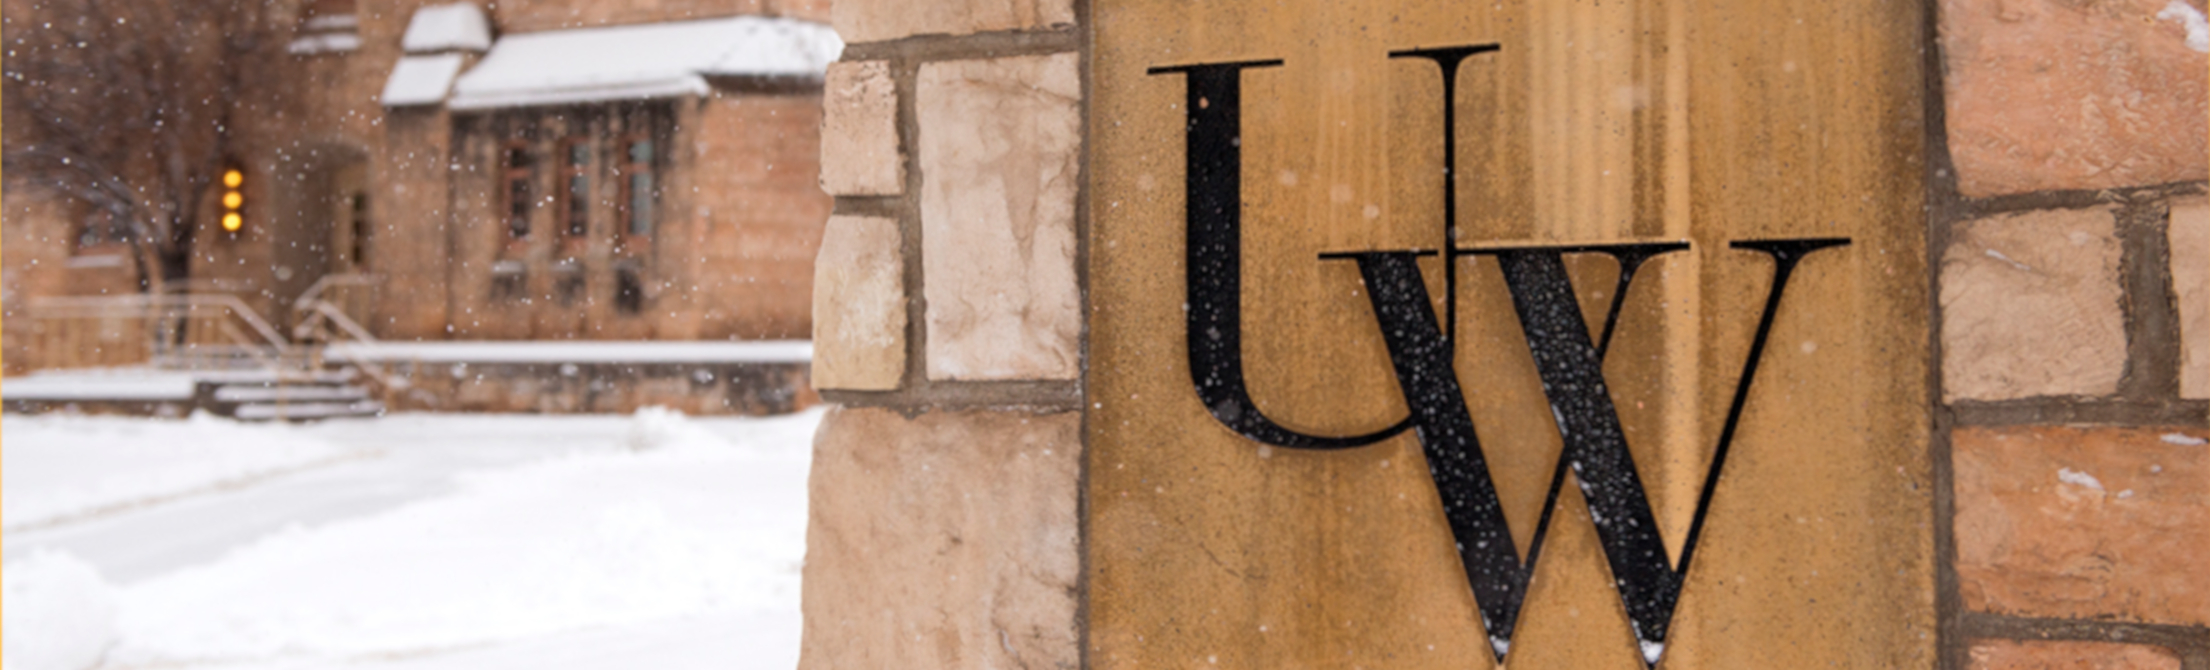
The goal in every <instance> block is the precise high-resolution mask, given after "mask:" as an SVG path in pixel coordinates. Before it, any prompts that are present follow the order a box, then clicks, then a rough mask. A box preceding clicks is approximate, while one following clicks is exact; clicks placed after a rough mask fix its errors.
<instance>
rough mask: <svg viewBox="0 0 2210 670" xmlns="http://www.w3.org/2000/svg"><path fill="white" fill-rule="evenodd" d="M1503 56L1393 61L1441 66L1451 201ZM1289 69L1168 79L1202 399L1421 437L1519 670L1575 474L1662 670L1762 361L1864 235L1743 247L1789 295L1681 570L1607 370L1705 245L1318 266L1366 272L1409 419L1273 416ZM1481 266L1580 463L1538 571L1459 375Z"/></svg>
mask: <svg viewBox="0 0 2210 670" xmlns="http://www.w3.org/2000/svg"><path fill="white" fill-rule="evenodd" d="M1497 49H1498V47H1497V45H1494V44H1482V45H1468V46H1456V47H1444V48H1435V49H1414V50H1407V51H1400V52H1393V53H1391V54H1390V57H1391V58H1398V59H1415V60H1423V61H1427V62H1431V63H1433V64H1434V65H1435V66H1436V68H1435V69H1436V70H1437V71H1439V73H1440V74H1441V76H1442V80H1443V81H1442V83H1443V87H1442V90H1443V110H1444V116H1443V118H1444V124H1443V126H1444V131H1443V137H1442V140H1443V142H1444V143H1445V147H1446V149H1445V151H1444V152H1443V153H1444V161H1445V165H1444V168H1445V169H1444V170H1443V173H1442V174H1443V177H1442V179H1443V180H1444V186H1445V193H1446V194H1448V193H1450V191H1449V187H1450V180H1451V179H1452V177H1453V176H1454V175H1456V174H1457V141H1456V131H1455V129H1454V127H1455V125H1456V124H1455V121H1456V111H1455V108H1454V105H1455V103H1454V98H1455V93H1456V88H1457V87H1456V80H1457V73H1458V72H1459V70H1460V68H1461V66H1463V65H1464V64H1466V62H1467V61H1468V60H1469V59H1471V58H1473V57H1475V56H1478V55H1480V54H1483V53H1488V52H1493V51H1496V50H1497ZM1281 65H1282V62H1281V61H1279V60H1267V61H1240V62H1224V63H1205V64H1193V65H1175V66H1166V67H1157V68H1152V69H1151V70H1150V72H1151V73H1152V74H1154V75H1159V74H1179V75H1181V76H1183V77H1184V79H1185V85H1186V93H1187V100H1186V102H1187V104H1185V105H1184V106H1183V109H1185V110H1186V120H1187V123H1188V129H1187V146H1186V148H1185V156H1186V170H1187V171H1186V179H1187V182H1186V189H1187V193H1186V205H1185V217H1186V224H1187V230H1186V238H1187V246H1186V252H1185V253H1186V254H1187V258H1186V261H1187V265H1186V272H1187V279H1186V282H1187V292H1188V305H1189V310H1188V321H1187V332H1186V334H1185V339H1186V340H1187V344H1188V349H1189V367H1190V375H1191V377H1192V380H1191V381H1192V383H1193V385H1194V386H1195V389H1196V392H1197V397H1198V399H1199V400H1200V401H1202V402H1203V403H1204V404H1205V406H1206V407H1207V408H1208V410H1209V411H1210V413H1211V414H1212V416H1213V418H1215V419H1216V420H1218V421H1219V422H1220V423H1221V424H1222V425H1225V426H1226V427H1228V428H1230V429H1232V430H1234V431H1236V432H1237V433H1239V434H1241V435H1243V436H1244V437H1247V438H1249V439H1252V440H1255V441H1258V442H1261V443H1264V444H1268V445H1274V446H1279V447H1287V448H1298V449H1322V450H1325V449H1347V448H1353V447H1359V446H1364V445H1369V444H1374V443H1376V442H1380V441H1382V440H1386V439H1389V438H1392V437H1395V436H1398V435H1401V434H1403V433H1405V432H1407V431H1410V432H1412V433H1414V434H1415V435H1416V436H1417V437H1418V439H1419V442H1420V445H1421V448H1422V450H1423V451H1424V452H1425V454H1426V457H1427V463H1428V468H1429V474H1430V475H1431V476H1432V477H1433V478H1434V480H1435V488H1436V492H1437V493H1438V494H1439V495H1440V496H1441V499H1442V500H1441V501H1442V508H1443V511H1444V515H1445V516H1446V517H1447V520H1448V522H1449V526H1450V529H1451V532H1452V534H1453V535H1454V536H1455V539H1456V541H1457V546H1458V553H1459V559H1460V561H1461V563H1462V565H1463V567H1464V570H1465V574H1466V580H1467V582H1468V583H1469V584H1470V585H1471V586H1472V590H1473V596H1474V600H1475V602H1476V604H1477V605H1478V608H1479V610H1480V615H1481V620H1482V622H1483V625H1484V626H1485V627H1486V629H1487V632H1488V636H1489V641H1490V646H1491V648H1492V649H1493V650H1494V651H1495V653H1496V658H1497V660H1498V661H1499V662H1501V661H1502V660H1503V658H1504V656H1505V654H1506V653H1507V652H1508V651H1509V649H1510V646H1511V639H1512V632H1513V629H1514V627H1515V625H1516V624H1517V621H1518V617H1519V611H1520V607H1521V605H1522V603H1523V602H1524V599H1525V597H1526V593H1527V587H1528V582H1529V580H1530V579H1531V578H1532V577H1533V575H1534V568H1535V564H1536V561H1537V560H1538V559H1539V558H1540V557H1541V553H1542V545H1543V538H1544V536H1545V534H1546V533H1547V532H1548V530H1549V526H1550V522H1551V516H1552V512H1553V510H1554V508H1555V506H1556V502H1557V498H1558V492H1559V489H1560V487H1562V485H1563V484H1564V482H1565V475H1566V473H1567V472H1568V471H1569V470H1570V471H1571V472H1572V473H1573V475H1574V477H1575V479H1576V480H1577V481H1578V482H1579V484H1580V490H1581V492H1582V494H1583V496H1584V497H1585V498H1586V499H1587V501H1588V507H1589V512H1590V514H1591V517H1592V521H1593V522H1594V524H1595V528H1596V532H1597V536H1598V539H1599V540H1600V541H1601V544H1602V546H1603V550H1604V553H1605V556H1606V560H1607V562H1608V563H1609V565H1610V569H1611V573H1612V577H1613V579H1612V583H1614V584H1616V585H1617V588H1618V591H1619V596H1620V600H1621V602H1622V603H1623V604H1624V606H1625V609H1626V613H1627V618H1628V620H1629V621H1630V622H1631V623H1632V625H1633V627H1634V632H1635V636H1636V638H1637V642H1638V643H1639V645H1640V647H1641V652H1642V654H1641V655H1642V658H1643V659H1644V661H1645V662H1646V663H1648V664H1649V665H1652V666H1655V665H1656V664H1657V662H1658V660H1659V659H1660V658H1661V657H1662V655H1663V653H1664V649H1665V642H1666V632H1667V628H1668V626H1669V624H1670V622H1671V620H1672V615H1673V609H1674V605H1675V604H1676V603H1677V602H1678V601H1679V598H1680V591H1681V584H1682V582H1683V577H1684V576H1685V575H1686V574H1687V573H1688V570H1689V567H1690V565H1691V561H1692V560H1693V559H1694V557H1695V551H1696V547H1697V544H1698V541H1699V540H1700V538H1701V535H1702V531H1703V528H1704V519H1705V514H1706V512H1708V511H1709V510H1710V506H1711V501H1712V498H1713V495H1714V494H1715V492H1716V491H1717V486H1718V483H1719V481H1720V475H1721V473H1722V470H1723V468H1724V465H1725V463H1726V460H1727V452H1728V448H1729V446H1730V445H1731V444H1732V442H1733V440H1734V435H1735V428H1736V426H1737V424H1738V423H1739V420H1740V418H1741V416H1742V411H1743V408H1744V407H1745V405H1746V403H1747V400H1748V397H1749V391H1750V387H1751V383H1752V381H1753V380H1754V379H1755V378H1756V374H1757V367H1758V360H1759V358H1760V356H1761V355H1762V353H1763V352H1764V349H1765V343H1766V338H1767V336H1768V335H1769V334H1770V332H1771V329H1772V325H1773V321H1774V319H1775V316H1776V315H1777V314H1778V312H1779V310H1780V305H1781V298H1782V296H1783V294H1784V293H1785V290H1786V289H1787V287H1788V283H1789V279H1790V277H1791V276H1792V275H1793V273H1794V271H1795V269H1796V267H1797V266H1798V265H1799V264H1800V263H1801V262H1802V261H1803V260H1804V258H1805V257H1806V256H1808V255H1810V254H1812V253H1814V252H1817V251H1819V250H1822V249H1829V248H1834V247H1840V246H1844V245H1847V244H1849V240H1847V239H1839V238H1813V239H1780V240H1749V241H1737V242H1733V243H1731V244H1730V245H1729V246H1731V247H1732V248H1734V249H1739V250H1743V251H1748V252H1754V253H1758V254H1762V255H1764V256H1765V257H1766V258H1768V259H1769V260H1770V262H1771V263H1772V268H1773V274H1772V283H1771V286H1770V288H1769V289H1768V292H1767V295H1766V299H1765V304H1764V309H1763V311H1762V313H1761V314H1760V316H1759V320H1758V325H1757V330H1756V335H1755V337H1754V338H1753V339H1752V342H1751V345H1750V348H1749V351H1748V352H1747V355H1746V357H1745V358H1744V360H1743V361H1742V367H1741V376H1740V378H1739V379H1740V380H1739V382H1737V385H1736V388H1735V390H1734V394H1733V400H1732V403H1731V405H1730V406H1729V407H1728V409H1727V414H1726V420H1725V423H1724V425H1723V427H1722V428H1721V431H1720V435H1719V439H1718V444H1717V445H1716V447H1715V449H1714V451H1713V453H1712V457H1711V464H1710V468H1709V471H1708V472H1707V474H1706V475H1705V479H1704V483H1703V487H1702V494H1701V496H1700V497H1699V499H1698V500H1697V503H1696V508H1695V512H1694V517H1693V520H1692V521H1691V522H1690V525H1689V530H1688V534H1687V537H1686V540H1685V542H1684V543H1683V544H1682V550H1681V554H1680V557H1679V560H1678V561H1669V560H1668V552H1667V551H1666V549H1665V543H1664V541H1663V539H1662V537H1661V536H1660V534H1659V531H1658V524H1657V521H1656V517H1655V515H1654V514H1653V512H1652V511H1651V507H1650V503H1649V498H1648V494H1647V493H1646V492H1645V489H1644V487H1643V484H1642V481H1641V478H1640V476H1639V475H1638V474H1637V473H1636V471H1635V466H1634V459H1633V456H1632V454H1631V453H1630V451H1629V450H1628V445H1627V441H1626V437H1625V434H1624V433H1623V432H1622V430H1621V427H1620V419H1619V412H1618V410H1617V408H1615V407H1614V406H1613V404H1612V399H1611V395H1610V391H1609V390H1608V389H1607V387H1606V385H1605V380H1604V375H1603V360H1604V355H1605V353H1606V352H1607V351H1608V350H1609V348H1610V343H1611V339H1612V335H1613V330H1614V326H1616V325H1617V323H1618V320H1619V313H1620V307H1621V305H1622V304H1623V303H1624V301H1625V300H1626V296H1627V295H1628V291H1627V289H1628V287H1629V286H1630V285H1631V284H1632V283H1633V281H1634V278H1635V274H1636V271H1637V270H1638V269H1640V268H1641V267H1642V265H1643V264H1644V263H1645V262H1647V261H1649V260H1650V259H1652V258H1655V257H1657V256H1660V255H1663V254H1667V253H1671V252H1675V251H1681V250H1684V249H1688V248H1689V246H1690V245H1689V244H1688V243H1686V242H1634V243H1606V244H1585V245H1549V246H1495V247H1481V248H1458V247H1454V246H1451V245H1449V244H1444V245H1441V250H1440V251H1422V250H1379V251H1357V252H1344V253H1330V254H1323V255H1322V256H1321V259H1320V260H1319V261H1316V262H1325V261H1329V260H1338V261H1351V262H1354V263H1356V264H1357V266H1358V271H1359V275H1360V277H1361V279H1362V280H1363V281H1364V283H1365V286H1366V288H1367V290H1366V295H1367V296H1368V299H1369V301H1370V305H1371V308H1372V310H1373V314H1374V318H1375V321H1376V323H1377V325H1378V326H1379V327H1380V332H1381V335H1382V338H1383V341H1384V342H1385V344H1386V346H1387V349H1388V352H1389V360H1390V363H1391V366H1392V367H1393V368H1394V371H1395V374H1396V379H1397V383H1398V386H1399V388H1400V389H1401V391H1402V392H1403V394H1404V398H1405V401H1406V405H1407V407H1408V411H1407V414H1406V415H1405V416H1404V417H1402V418H1400V419H1397V420H1395V421H1393V422H1390V423H1389V425H1387V426H1386V427H1383V428H1381V429H1379V430H1375V431H1372V432H1368V433H1364V434H1358V435H1312V434H1307V433H1302V432H1298V431H1295V430H1292V429H1289V428H1286V427H1284V426H1282V425H1281V424H1278V423H1276V422H1274V421H1273V420H1271V419H1269V418H1267V416H1266V415H1265V413H1263V412H1262V411H1260V410H1259V408H1258V406H1257V405H1256V404H1254V403H1253V402H1252V400H1251V396H1250V392H1249V389H1248V388H1247V387H1246V386H1245V382H1244V374H1243V358H1242V344H1241V343H1242V337H1241V333H1242V307H1241V301H1242V293H1241V284H1240V277H1241V272H1242V270H1241V263H1242V248H1241V245H1242V241H1241V240H1242V238H1241V232H1240V228H1241V226H1242V223H1243V222H1242V203H1241V188H1242V174H1241V171H1242V153H1241V146H1240V138H1241V137H1242V128H1241V122H1242V117H1241V115H1242V107H1243V103H1242V99H1241V98H1242V74H1243V71H1244V70H1248V69H1253V68H1266V67H1277V66H1281ZM1443 201H1444V216H1443V225H1444V227H1445V230H1444V231H1442V232H1443V236H1442V237H1441V238H1440V239H1442V240H1445V241H1447V240H1455V239H1458V237H1457V236H1456V235H1453V234H1451V233H1453V232H1455V231H1454V230H1453V229H1454V228H1455V226H1456V225H1457V218H1458V217H1457V198H1456V197H1455V195H1449V196H1446V197H1445V198H1444V199H1443ZM1438 253H1440V254H1442V255H1443V256H1444V258H1445V260H1446V261H1447V262H1445V263H1443V267H1444V272H1443V274H1444V281H1443V286H1444V291H1445V296H1444V297H1445V300H1444V304H1445V305H1446V306H1447V307H1446V308H1445V313H1444V314H1443V315H1440V316H1438V315H1437V314H1435V310H1434V308H1433V307H1432V305H1433V303H1432V302H1430V301H1429V296H1428V289H1427V284H1426V281H1425V280H1424V279H1423V278H1422V276H1421V274H1420V270H1419V267H1418V265H1417V260H1418V258H1419V257H1421V256H1430V255H1435V254H1438ZM1581 253H1598V254H1604V255H1608V256H1610V257H1612V258H1613V259H1614V260H1615V261H1616V262H1617V263H1618V265H1619V277H1618V280H1617V283H1616V286H1614V287H1613V291H1612V292H1611V296H1612V297H1611V304H1610V308H1609V310H1608V312H1607V314H1606V317H1605V319H1604V323H1603V326H1602V329H1601V331H1600V332H1597V333H1591V332H1590V328H1589V326H1588V324H1587V321H1586V320H1585V319H1584V318H1583V317H1582V314H1581V310H1580V305H1579V303H1578V302H1577V300H1576V298H1575V295H1576V294H1575V292H1574V288H1573V285H1572V280H1571V279H1570V278H1569V277H1568V275H1567V273H1566V266H1565V261H1564V258H1565V256H1566V255H1568V254H1581ZM1466 256H1490V257H1494V258H1495V259H1496V262H1497V263H1498V265H1499V267H1500V268H1501V269H1502V270H1503V275H1504V279H1505V283H1506V286H1507V288H1508V289H1509V291H1510V294H1511V297H1512V304H1513V307H1514V310H1515V312H1516V313H1517V316H1518V319H1519V323H1520V326H1521V329H1522V331H1523V333H1524V335H1525V337H1526V342H1527V346H1528V350H1529V353H1531V354H1532V355H1533V358H1534V362H1535V368H1536V371H1537V373H1538V374H1539V376H1540V378H1541V381H1542V388H1543V393H1544V394H1545V395H1546V396H1548V398H1549V401H1550V405H1551V408H1552V410H1553V412H1552V414H1553V416H1554V417H1555V421H1556V425H1557V428H1558V432H1559V434H1560V436H1561V437H1562V438H1563V444H1564V450H1563V451H1562V452H1561V453H1560V455H1559V459H1558V464H1557V466H1556V467H1555V468H1554V470H1553V473H1552V477H1551V484H1550V493H1549V499H1548V500H1547V501H1546V502H1545V503H1544V507H1543V511H1542V514H1541V517H1540V520H1539V521H1538V522H1537V526H1536V528H1535V531H1534V534H1533V536H1532V541H1531V543H1530V546H1529V547H1528V550H1527V552H1526V559H1525V560H1524V561H1523V560H1521V558H1520V556H1521V554H1520V551H1519V548H1518V546H1517V545H1516V543H1515V541H1514V540H1513V535H1512V533H1511V531H1510V527H1509V526H1508V525H1507V524H1506V522H1505V517H1504V509H1503V505H1502V504H1501V502H1500V501H1499V499H1498V495H1497V490H1496V485H1495V483H1494V482H1493V481H1492V480H1491V478H1490V475H1489V469H1488V465H1487V461H1486V459H1485V458H1484V456H1483V452H1482V446H1481V443H1480V441H1479V439H1478V437H1477V431H1476V430H1475V426H1474V423H1473V419H1472V416H1471V414H1470V413H1469V411H1468V410H1467V406H1466V402H1465V392H1464V388H1463V387H1462V386H1461V381H1460V378H1459V375H1458V371H1457V370H1456V369H1455V364H1454V362H1453V358H1454V351H1455V350H1454V349H1453V346H1454V337H1455V327H1456V322H1457V318H1456V312H1457V290H1458V278H1457V264H1458V263H1457V260H1458V259H1459V258H1461V257H1466Z"/></svg>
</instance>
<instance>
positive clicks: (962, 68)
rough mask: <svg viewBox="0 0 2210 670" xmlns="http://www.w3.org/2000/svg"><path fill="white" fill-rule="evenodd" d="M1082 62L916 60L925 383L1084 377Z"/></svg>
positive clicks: (1063, 58)
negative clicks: (1077, 214)
mask: <svg viewBox="0 0 2210 670" xmlns="http://www.w3.org/2000/svg"><path fill="white" fill-rule="evenodd" d="M839 7H840V8H841V7H842V5H839ZM840 11H841V10H840ZM1079 63H1080V59H1079V57H1077V56H1076V55H1075V54H1072V53H1062V54H1053V55H1048V56H1029V57H1021V58H1003V59H996V60H972V61H952V62H943V63H930V64H928V65H924V66H922V67H921V76H920V82H919V86H918V88H919V92H918V94H917V97H916V99H915V102H916V104H917V107H918V109H919V111H918V115H919V117H920V123H921V139H920V145H921V146H920V158H921V161H920V164H921V177H922V185H921V241H922V242H921V243H922V251H921V256H922V276H923V280H922V282H923V284H924V285H925V287H924V292H925V294H926V296H927V298H928V375H929V378H931V379H1072V378H1074V377H1075V375H1076V374H1077V372H1078V364H1079V360H1078V359H1079V357H1080V355H1079V351H1078V345H1077V341H1076V340H1077V338H1078V337H1079V334H1080V332H1081V328H1082V324H1081V308H1080V303H1081V295H1080V293H1079V289H1078V288H1077V287H1076V284H1075V276H1074V251H1075V241H1074V205H1075V203H1074V196H1075V191H1076V188H1077V187H1078V186H1079V184H1080V182H1081V174H1080V173H1081V166H1080V163H1079V162H1078V161H1079V158H1080V153H1081V152H1080V148H1081V143H1082V117H1081V109H1080V106H1081V90H1082V84H1081V75H1080V72H1079V70H1078V67H1079Z"/></svg>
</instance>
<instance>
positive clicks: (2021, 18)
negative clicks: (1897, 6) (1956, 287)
mask: <svg viewBox="0 0 2210 670" xmlns="http://www.w3.org/2000/svg"><path fill="white" fill-rule="evenodd" d="M2202 7H2203V0H2101V1H2098V2H2079V1H2077V0H1942V3H1941V32H1942V40H1941V43H1942V51H1943V55H1944V56H1945V57H1946V58H1947V61H1948V69H1947V72H1946V73H1945V77H1944V83H1945V84H1946V85H1947V87H1948V94H1947V98H1946V103H1947V105H1948V112H1949V114H1948V121H1949V150H1950V154H1951V156H1952V157H1954V158H1955V161H1956V166H1957V177H1958V179H1957V184H1958V189H1959V190H1961V191H1963V192H1964V194H1965V195H1969V196H1975V197H1978V196H1990V195H2001V194H2006V193H2023V192H2028V191H2040V190H2050V189H2087V188H2111V187H2119V186H2131V185H2140V184H2160V183H2167V182H2175V181H2186V180H2193V179H2202V178H2203V177H2204V176H2205V173H2206V167H2205V164H2206V160H2205V143H2204V142H2205V139H2204V135H2205V131H2206V125H2205V112H2206V111H2210V107H2206V105H2210V95H2206V91H2210V88H2206V86H2205V81H2206V77H2205V68H2204V67H2203V65H2202V63H2203V53H2204V50H2205V49H2210V35H2195V36H2193V37H2192V38H2190V33H2189V23H2190V22H2194V24H2195V25H2196V26H2198V28H2197V30H2200V28H2199V26H2200V25H2201V24H2200V22H2201V21H2202ZM2191 40H2192V43H2191Z"/></svg>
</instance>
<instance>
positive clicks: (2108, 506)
mask: <svg viewBox="0 0 2210 670" xmlns="http://www.w3.org/2000/svg"><path fill="white" fill-rule="evenodd" d="M2206 437H2210V431H2205V430H2202V429H2199V428H2194V429H2133V428H2102V427H2023V428H1973V429H1965V430H1960V431H1957V433H1956V434H1955V437H1954V438H1953V442H1954V452H1955V459H1956V472H1957V474H1956V490H1957V517H1956V537H1957V576H1958V580H1959V582H1960V590H1961V591H1962V593H1963V595H1964V605H1965V607H1967V608H1970V609H1972V610H1975V611H1981V612H1993V613H1996V614H2007V615H2013V616H2022V617H2053V618H2078V619H2119V620H2123V621H2139V622H2148V623H2166V624H2175V625H2188V626H2201V625H2204V624H2206V623H2210V572H2206V571H2204V570H2203V569H2202V560H2203V556H2206V555H2210V530H2205V529H2210V446H2206V440H2205V439H2204V438H2206Z"/></svg>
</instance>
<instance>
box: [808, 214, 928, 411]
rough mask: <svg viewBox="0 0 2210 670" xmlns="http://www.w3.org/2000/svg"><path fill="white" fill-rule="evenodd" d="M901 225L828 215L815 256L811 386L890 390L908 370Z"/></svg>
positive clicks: (855, 217) (868, 218)
mask: <svg viewBox="0 0 2210 670" xmlns="http://www.w3.org/2000/svg"><path fill="white" fill-rule="evenodd" d="M899 244H900V241H899V236H898V222H897V221H894V220H891V219H884V218H877V217H862V216H836V217H830V218H829V228H828V232H827V234H826V236H825V237H824V238H823V239H822V241H821V256H820V258H819V260H817V261H815V263H814V266H813V273H814V280H813V282H814V294H813V324H814V330H813V387H814V388H818V389H855V390H877V391H879V390H889V389H895V388H898V381H899V380H900V379H901V378H903V377H904V375H905V350H906V339H905V327H906V318H905V315H906V296H905V255H904V254H903V253H902V252H901V251H900V247H899Z"/></svg>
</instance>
